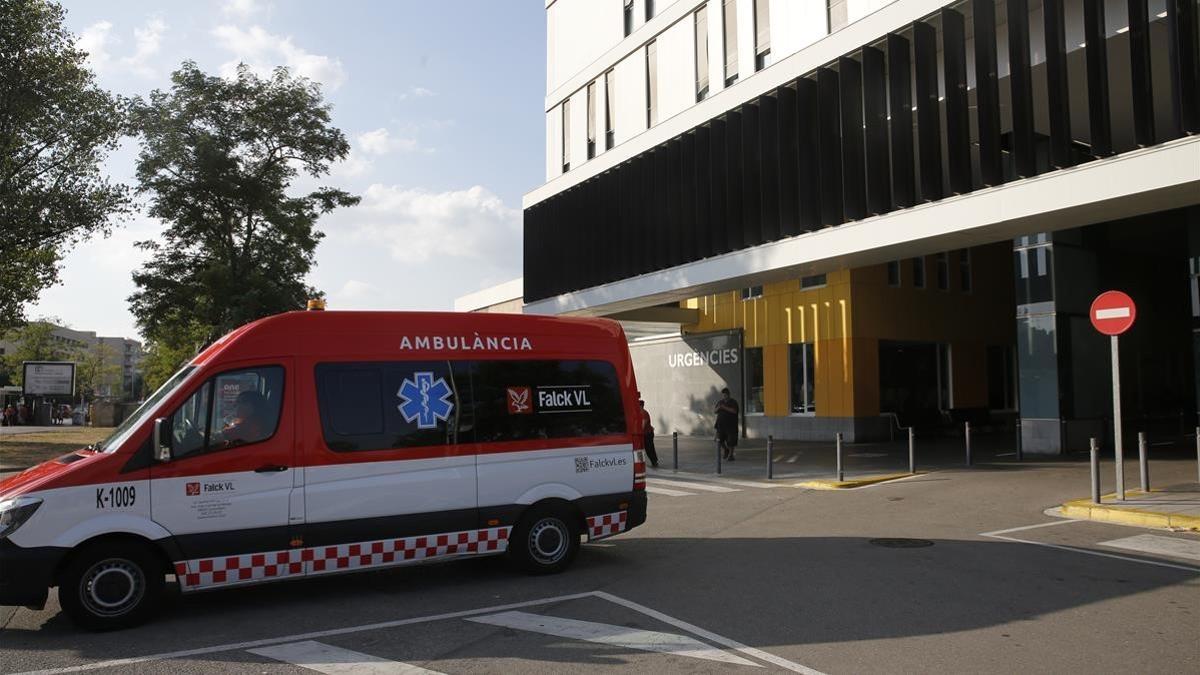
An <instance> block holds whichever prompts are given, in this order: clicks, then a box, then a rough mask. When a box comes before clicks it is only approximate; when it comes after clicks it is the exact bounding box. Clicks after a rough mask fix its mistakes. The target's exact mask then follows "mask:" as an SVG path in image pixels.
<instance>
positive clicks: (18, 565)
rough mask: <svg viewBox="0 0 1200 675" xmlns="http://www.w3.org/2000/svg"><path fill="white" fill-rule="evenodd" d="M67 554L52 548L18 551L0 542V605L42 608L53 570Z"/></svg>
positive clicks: (6, 541)
mask: <svg viewBox="0 0 1200 675" xmlns="http://www.w3.org/2000/svg"><path fill="white" fill-rule="evenodd" d="M66 553H67V550H66V549H63V548H55V547H52V546H42V547H37V548H21V547H20V546H17V545H16V544H14V543H12V542H11V541H9V540H8V539H0V605H8V606H21V607H36V608H38V609H41V608H42V607H44V606H45V604H46V596H47V594H48V593H49V590H50V587H51V586H52V585H54V570H55V569H57V568H58V563H59V562H60V561H62V558H63V556H64V555H66Z"/></svg>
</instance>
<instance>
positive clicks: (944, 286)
mask: <svg viewBox="0 0 1200 675" xmlns="http://www.w3.org/2000/svg"><path fill="white" fill-rule="evenodd" d="M935 260H936V261H937V287H938V290H939V291H948V290H950V254H949V253H945V252H943V253H939V254H937V257H936V258H935Z"/></svg>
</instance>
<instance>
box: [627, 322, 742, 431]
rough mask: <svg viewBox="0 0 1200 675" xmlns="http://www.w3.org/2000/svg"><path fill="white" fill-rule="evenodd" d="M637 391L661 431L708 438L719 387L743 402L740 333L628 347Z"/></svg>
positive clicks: (656, 428)
mask: <svg viewBox="0 0 1200 675" xmlns="http://www.w3.org/2000/svg"><path fill="white" fill-rule="evenodd" d="M629 353H630V354H631V355H632V356H633V368H634V372H635V374H636V376H637V381H638V389H639V390H640V391H641V394H642V399H643V400H644V401H645V402H646V410H648V411H649V412H650V419H651V420H652V421H653V424H654V430H655V432H656V433H659V434H669V433H671V432H673V431H678V432H679V433H680V435H684V436H711V435H713V433H714V430H713V425H714V424H715V423H716V416H715V415H714V414H713V410H714V408H715V407H716V405H717V401H718V400H720V398H721V393H720V392H721V389H722V388H724V387H729V390H730V392H731V394H732V395H733V397H734V398H735V399H737V400H738V401H739V402H741V401H742V369H741V363H742V347H741V334H740V333H739V332H738V331H723V332H718V333H707V334H693V335H686V336H682V337H675V338H665V339H662V340H655V341H650V342H637V343H633V344H631V345H629Z"/></svg>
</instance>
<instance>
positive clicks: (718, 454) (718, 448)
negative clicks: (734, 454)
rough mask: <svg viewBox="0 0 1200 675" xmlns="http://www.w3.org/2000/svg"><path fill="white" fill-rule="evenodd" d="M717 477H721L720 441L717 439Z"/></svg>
mask: <svg viewBox="0 0 1200 675" xmlns="http://www.w3.org/2000/svg"><path fill="white" fill-rule="evenodd" d="M716 444H717V475H718V476H719V475H721V440H720V439H717V441H716Z"/></svg>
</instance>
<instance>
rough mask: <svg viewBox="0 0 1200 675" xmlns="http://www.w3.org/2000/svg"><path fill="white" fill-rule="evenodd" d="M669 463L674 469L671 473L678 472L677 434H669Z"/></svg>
mask: <svg viewBox="0 0 1200 675" xmlns="http://www.w3.org/2000/svg"><path fill="white" fill-rule="evenodd" d="M671 461H672V462H673V463H674V465H675V468H674V469H672V471H679V432H678V431H672V432H671Z"/></svg>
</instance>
